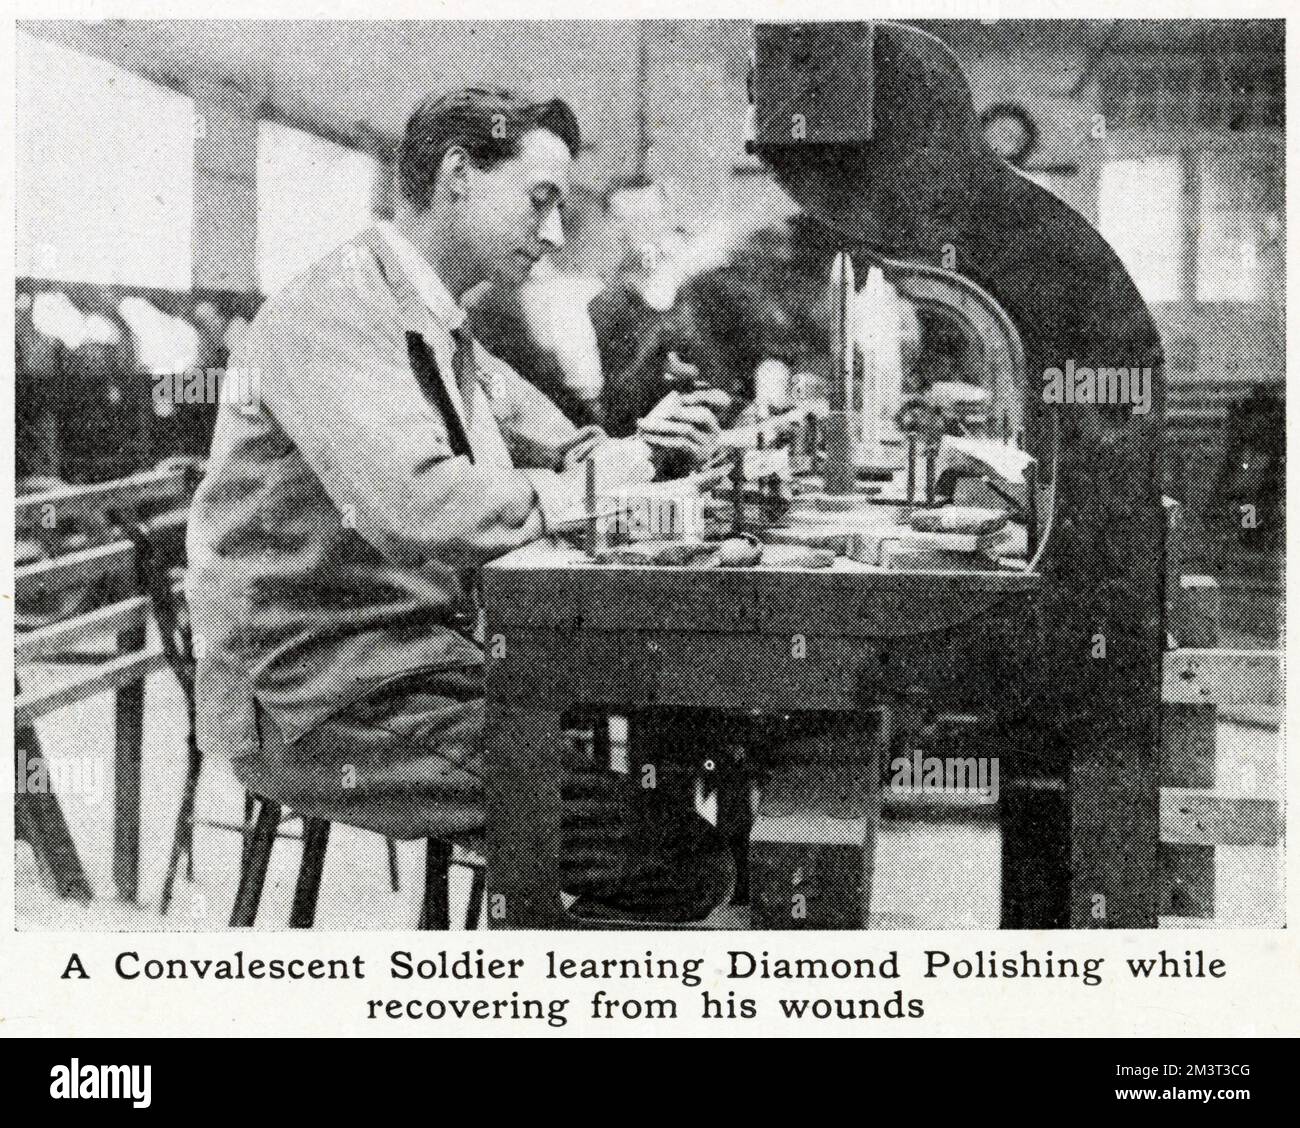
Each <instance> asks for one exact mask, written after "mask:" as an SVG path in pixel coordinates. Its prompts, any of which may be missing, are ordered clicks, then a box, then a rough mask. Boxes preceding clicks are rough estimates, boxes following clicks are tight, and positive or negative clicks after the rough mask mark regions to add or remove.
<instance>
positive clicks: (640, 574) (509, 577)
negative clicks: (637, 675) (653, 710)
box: [483, 541, 1042, 638]
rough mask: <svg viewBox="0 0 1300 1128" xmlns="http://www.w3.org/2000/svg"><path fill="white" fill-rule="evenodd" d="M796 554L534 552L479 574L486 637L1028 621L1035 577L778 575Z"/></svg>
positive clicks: (861, 572) (854, 572) (564, 548)
mask: <svg viewBox="0 0 1300 1128" xmlns="http://www.w3.org/2000/svg"><path fill="white" fill-rule="evenodd" d="M797 551H798V550H797V549H795V548H787V547H786V546H782V545H765V546H764V552H765V554H766V555H767V557H768V560H769V562H768V563H764V564H761V565H758V566H756V567H748V568H720V567H691V566H689V565H688V566H681V567H677V566H667V565H644V564H598V563H595V562H593V561H591V560H590V558H588V557H587V556H586V555H585V554H584V553H583V552H582V551H581V550H579V549H576V548H573V547H571V546H569V545H565V544H562V543H559V542H555V541H542V542H538V543H535V544H532V545H529V546H527V547H525V548H522V549H519V550H518V551H516V552H512V553H510V554H509V555H507V556H503V557H501V558H500V559H499V560H497V561H495V562H493V563H492V564H489V565H488V566H487V567H485V568H484V570H483V595H484V604H485V608H486V612H487V618H488V624H489V630H491V631H500V630H503V629H510V628H527V629H541V630H558V631H573V630H575V629H582V630H603V631H629V630H633V631H635V630H642V631H644V630H679V631H701V632H710V633H712V632H724V633H739V634H775V635H793V634H801V633H802V634H820V635H835V636H839V637H850V638H890V637H902V636H914V635H917V634H921V633H930V632H937V631H944V630H949V629H954V628H957V627H959V626H961V625H963V624H966V623H969V622H970V621H972V620H974V619H976V618H978V617H980V616H982V615H987V614H989V613H990V612H991V611H994V610H995V609H997V610H1007V611H1011V612H1012V613H1013V614H1014V615H1016V616H1022V617H1023V616H1025V615H1028V614H1032V609H1033V606H1034V604H1035V602H1036V599H1037V596H1038V593H1039V592H1040V590H1041V585H1042V577H1041V575H1039V574H1037V573H1030V572H1015V571H992V570H990V571H963V572H953V571H906V570H901V569H890V568H880V567H875V566H872V565H867V564H859V563H856V562H854V561H850V560H846V559H843V558H837V559H836V560H835V563H834V565H833V566H832V567H830V568H798V567H783V566H782V565H781V564H780V560H781V558H782V556H783V555H785V554H787V553H789V554H793V553H795V552H797Z"/></svg>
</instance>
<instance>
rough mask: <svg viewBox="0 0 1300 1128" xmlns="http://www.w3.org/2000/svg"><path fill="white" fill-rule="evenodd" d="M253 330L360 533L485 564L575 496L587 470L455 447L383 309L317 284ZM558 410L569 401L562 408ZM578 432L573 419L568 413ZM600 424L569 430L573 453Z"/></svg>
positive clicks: (391, 553)
mask: <svg viewBox="0 0 1300 1128" xmlns="http://www.w3.org/2000/svg"><path fill="white" fill-rule="evenodd" d="M256 332H257V334H258V339H256V340H254V341H250V342H249V344H250V348H249V350H248V355H249V358H250V363H252V364H260V367H261V369H262V371H261V391H262V399H263V403H264V405H265V407H266V409H267V410H268V411H269V412H270V413H271V414H272V415H273V416H274V417H275V419H276V421H277V422H278V423H279V424H280V426H281V428H282V429H283V430H284V431H285V433H286V434H287V435H288V436H289V438H290V439H291V440H292V441H293V442H294V444H295V445H296V446H297V448H298V450H299V451H300V452H301V453H302V456H303V458H304V459H305V460H306V462H307V464H308V465H309V466H310V467H311V469H312V470H313V472H314V473H315V474H316V476H317V477H318V478H319V479H320V481H321V484H322V485H323V487H324V488H325V490H326V492H327V493H328V494H329V495H330V497H331V499H332V500H333V501H334V503H335V504H336V505H337V506H338V507H339V510H340V512H341V513H342V514H343V515H344V520H345V521H349V522H350V523H352V524H354V525H355V528H356V531H357V533H358V534H359V535H360V536H362V537H364V538H365V539H366V540H367V541H368V542H369V543H370V544H372V545H373V546H374V547H375V548H376V549H377V550H378V551H380V552H381V553H383V554H384V555H385V556H386V557H388V558H389V559H391V560H394V561H395V562H399V563H404V564H409V565H419V564H422V563H424V562H426V561H429V560H437V561H439V562H442V563H445V564H450V565H452V566H454V567H479V566H481V565H483V564H485V563H487V562H488V561H490V560H493V559H495V558H497V557H498V556H501V555H503V554H505V553H507V552H509V551H511V550H513V549H515V548H519V547H521V546H522V545H525V544H528V543H530V542H531V541H533V540H536V539H537V538H538V537H540V536H542V535H543V534H544V533H545V532H546V529H547V527H548V526H547V517H548V515H549V516H550V518H551V519H552V520H554V518H555V517H556V516H557V515H558V514H559V513H561V512H563V511H566V510H568V509H570V508H576V506H577V505H578V504H579V502H580V499H581V496H582V494H581V480H580V477H579V474H578V472H577V471H576V470H570V471H567V472H566V473H558V472H557V471H556V469H554V468H553V469H549V470H542V469H537V470H532V471H528V472H521V471H517V470H511V469H508V468H503V467H500V466H479V465H476V464H475V463H472V462H470V460H469V459H467V458H464V457H462V456H453V454H452V450H451V444H450V441H449V439H448V435H447V430H446V426H445V423H444V421H443V420H442V418H441V417H440V415H439V414H438V412H437V411H436V409H435V408H434V407H433V406H432V405H430V404H429V403H428V401H427V400H425V398H424V396H423V395H422V394H421V392H420V389H419V387H418V385H417V383H416V380H415V377H414V375H413V374H412V372H411V368H410V363H409V360H408V357H407V355H406V348H405V342H404V339H403V338H402V337H401V335H400V334H399V333H398V332H397V331H396V327H395V326H389V325H387V324H386V323H385V320H384V318H383V316H382V311H374V312H373V314H372V311H369V310H357V309H355V308H354V307H352V306H351V305H346V304H343V303H342V302H340V301H338V300H337V299H335V298H334V297H333V295H329V294H326V295H323V296H319V297H315V298H314V300H313V296H308V297H306V298H304V299H303V300H302V301H301V303H290V304H288V305H287V306H286V307H285V308H284V309H282V310H281V311H279V313H278V315H277V312H276V311H274V310H273V311H268V317H267V318H266V320H265V321H264V322H263V323H262V324H260V325H259V327H258V329H257V331H256ZM555 411H556V414H557V415H558V414H559V412H558V409H555ZM560 419H561V420H562V421H563V422H564V426H565V427H566V428H567V430H568V431H569V432H573V431H574V428H573V427H572V425H570V424H569V423H568V421H567V420H564V419H563V416H562V415H561V416H560ZM584 444H589V445H590V446H591V447H594V446H595V445H597V441H596V440H594V437H592V436H585V437H584V436H581V435H579V436H577V437H576V438H575V437H574V435H572V434H563V435H562V436H561V438H560V444H559V446H560V448H562V449H561V450H559V451H558V452H557V459H556V462H555V463H554V464H553V465H554V466H556V467H558V466H561V465H564V464H565V463H564V459H563V454H564V453H569V454H571V455H572V453H573V452H574V451H577V450H578V449H580V448H581V447H582V446H583V445H584ZM643 461H644V463H645V465H644V466H638V465H637V464H636V462H637V460H636V459H634V458H632V457H630V456H629V457H627V458H626V459H619V460H611V461H610V465H609V467H608V469H607V471H606V477H609V478H614V477H616V476H618V475H624V477H623V479H622V480H621V481H620V482H619V483H618V484H623V482H624V481H629V480H635V479H636V478H638V477H648V476H649V474H650V468H649V464H648V459H644V460H643Z"/></svg>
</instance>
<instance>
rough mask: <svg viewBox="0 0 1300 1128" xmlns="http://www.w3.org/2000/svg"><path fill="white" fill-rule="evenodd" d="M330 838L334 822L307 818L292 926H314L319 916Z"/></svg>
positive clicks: (294, 896) (290, 925)
mask: <svg viewBox="0 0 1300 1128" xmlns="http://www.w3.org/2000/svg"><path fill="white" fill-rule="evenodd" d="M329 841H330V824H329V823H328V822H327V821H326V820H325V819H304V820H303V826H302V863H301V864H300V865H299V866H298V887H297V888H296V889H295V890H294V893H293V912H292V914H291V915H290V916H289V927H290V928H310V927H311V926H312V923H313V922H314V921H315V919H316V900H317V898H318V897H319V896H320V878H321V873H322V872H323V871H324V869H325V849H326V847H327V846H329Z"/></svg>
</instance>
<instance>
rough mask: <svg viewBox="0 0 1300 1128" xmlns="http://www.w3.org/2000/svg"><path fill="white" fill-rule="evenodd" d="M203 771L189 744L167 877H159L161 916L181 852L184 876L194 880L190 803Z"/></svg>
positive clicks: (167, 903) (170, 893) (167, 900)
mask: <svg viewBox="0 0 1300 1128" xmlns="http://www.w3.org/2000/svg"><path fill="white" fill-rule="evenodd" d="M202 770H203V757H202V756H201V755H200V754H199V752H198V749H197V748H195V747H193V746H191V748H190V763H189V771H188V772H187V774H186V776H185V793H184V794H183V795H182V797H181V809H180V811H179V813H178V814H177V815H176V829H175V830H174V831H173V832H172V852H171V857H170V858H168V859H167V876H166V877H165V878H163V887H162V898H161V900H160V901H159V903H158V911H159V913H161V914H162V915H163V916H166V915H167V910H168V909H169V908H170V907H171V903H172V886H173V885H175V883H176V870H177V867H178V866H179V865H180V860H181V854H182V853H183V854H184V855H185V857H186V862H185V876H186V878H187V879H188V880H189V881H193V880H194V804H195V799H196V797H197V794H198V788H199V773H200V772H201V771H202Z"/></svg>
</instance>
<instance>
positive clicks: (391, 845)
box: [384, 838, 402, 893]
mask: <svg viewBox="0 0 1300 1128" xmlns="http://www.w3.org/2000/svg"><path fill="white" fill-rule="evenodd" d="M384 841H386V842H387V843H388V884H389V885H391V886H392V887H393V892H394V893H400V892H401V891H402V880H401V878H400V877H399V876H398V873H397V843H396V842H394V841H393V840H392V839H391V838H387V839H385V840H384Z"/></svg>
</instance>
